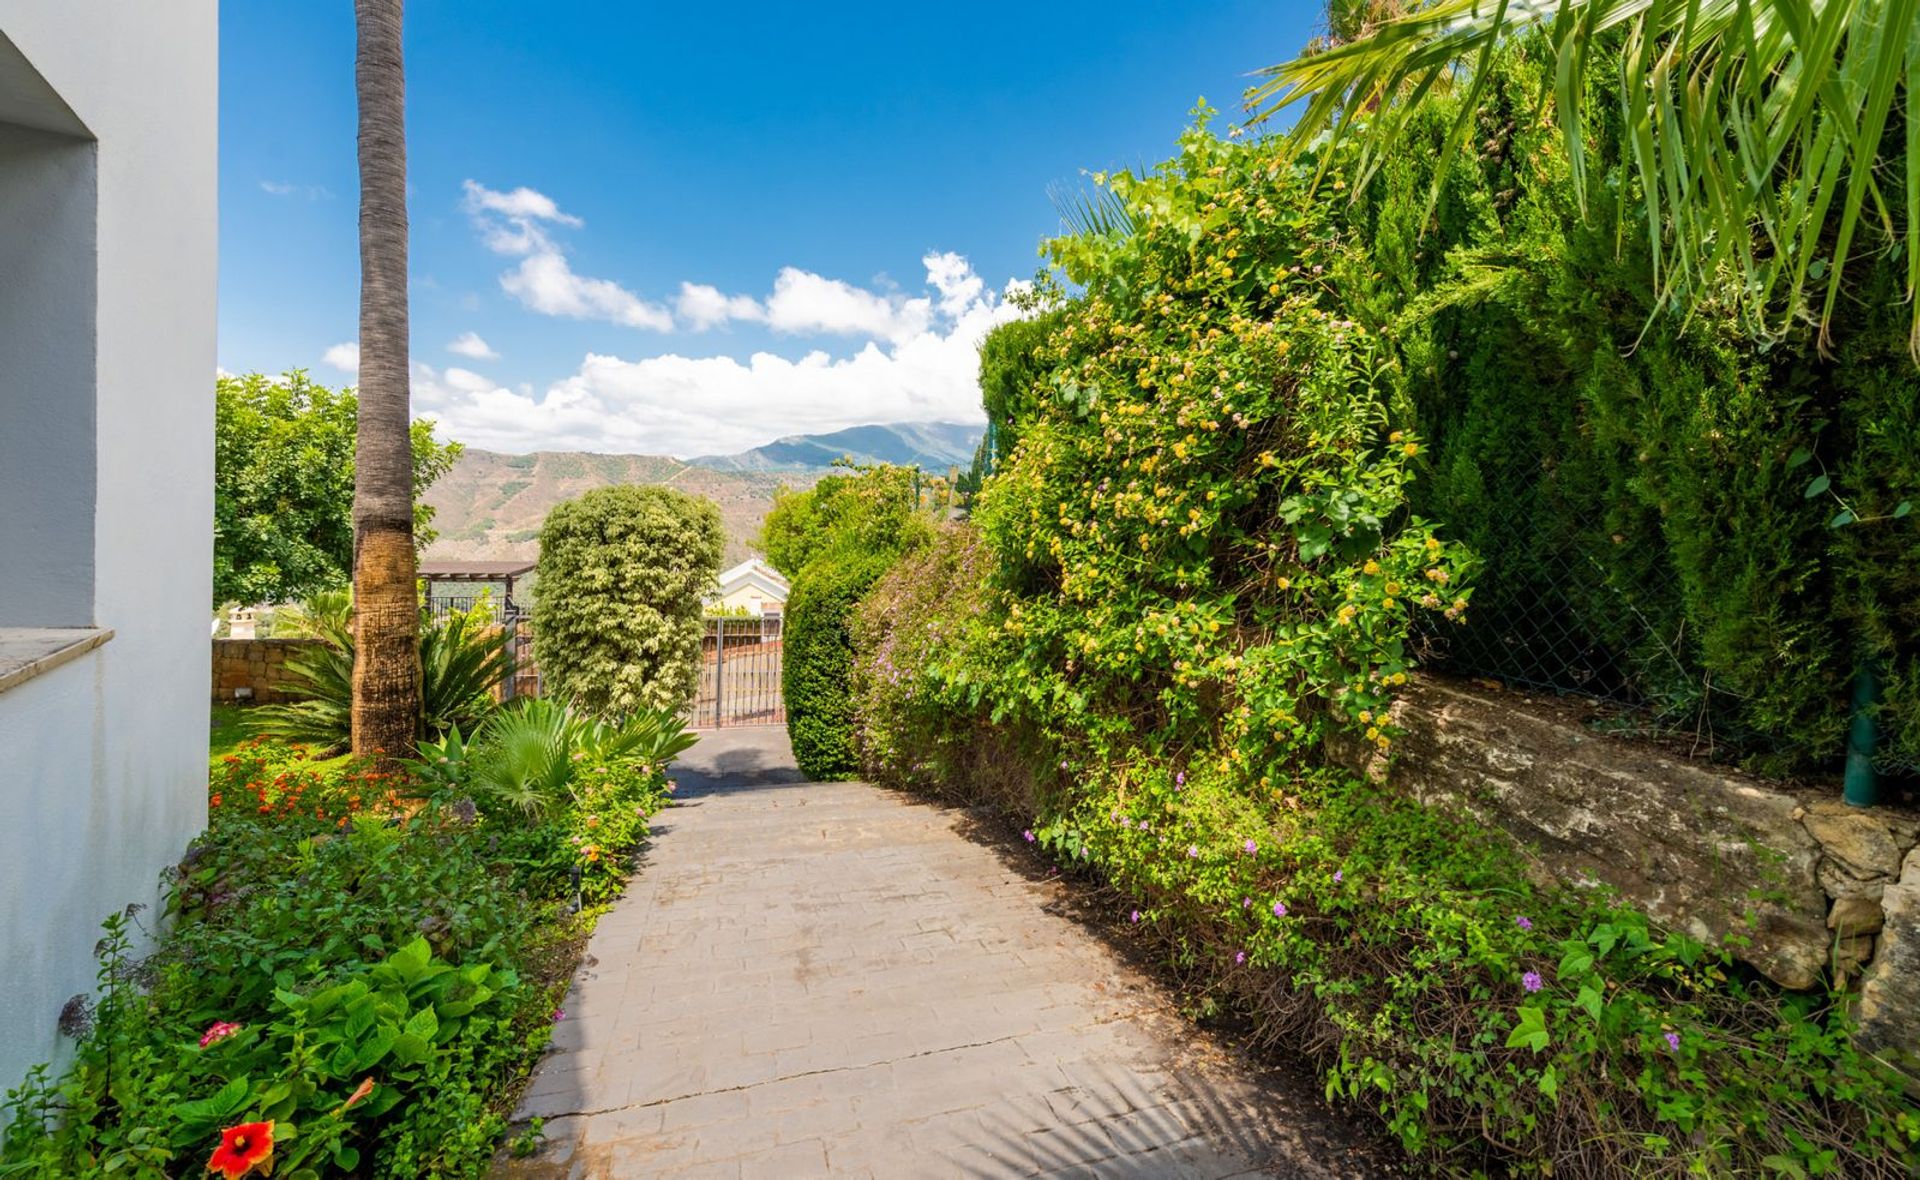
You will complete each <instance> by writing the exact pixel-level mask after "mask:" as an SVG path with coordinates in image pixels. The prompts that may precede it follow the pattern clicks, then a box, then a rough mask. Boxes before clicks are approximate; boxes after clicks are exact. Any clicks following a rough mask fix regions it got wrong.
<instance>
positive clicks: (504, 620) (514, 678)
mask: <svg viewBox="0 0 1920 1180" xmlns="http://www.w3.org/2000/svg"><path fill="white" fill-rule="evenodd" d="M500 624H501V626H502V627H504V628H505V629H506V632H507V683H506V687H505V688H504V689H503V690H502V692H501V693H500V703H501V704H505V703H507V702H508V701H510V700H512V699H513V694H514V691H515V690H516V689H518V688H519V687H520V616H518V615H511V614H507V613H506V612H504V611H503V612H501V615H500Z"/></svg>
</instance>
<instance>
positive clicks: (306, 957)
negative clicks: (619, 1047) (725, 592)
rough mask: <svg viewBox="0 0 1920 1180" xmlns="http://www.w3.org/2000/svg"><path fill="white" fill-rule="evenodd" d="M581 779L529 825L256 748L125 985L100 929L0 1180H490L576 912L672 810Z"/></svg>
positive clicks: (390, 777)
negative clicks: (447, 1179)
mask: <svg viewBox="0 0 1920 1180" xmlns="http://www.w3.org/2000/svg"><path fill="white" fill-rule="evenodd" d="M582 777H583V780H584V785H582V786H581V788H580V789H579V790H578V791H577V792H575V793H574V794H573V795H572V796H570V797H569V798H570V803H569V805H567V806H563V807H561V808H559V809H557V810H556V811H554V812H553V813H552V814H550V815H548V816H545V817H544V818H543V819H541V820H540V821H538V822H529V821H528V819H527V818H526V817H525V816H524V814H522V813H521V812H520V811H518V810H517V809H514V808H511V807H507V808H502V809H499V810H498V811H497V812H490V811H487V810H482V809H480V808H478V807H476V806H475V805H474V804H473V803H472V801H471V800H465V799H447V798H439V797H433V796H434V784H431V783H425V782H421V781H419V780H417V779H415V778H413V777H411V776H409V775H395V774H388V773H382V772H379V771H375V770H372V769H370V768H368V767H366V766H364V765H362V764H359V763H355V762H352V761H344V760H342V761H332V762H317V761H315V760H313V759H311V758H310V757H308V756H307V755H306V754H305V753H304V752H303V751H300V750H297V749H290V748H287V747H284V746H279V745H275V744H272V743H268V742H264V741H256V742H251V743H248V744H246V745H244V746H242V747H241V748H240V749H239V750H237V751H236V752H235V753H234V754H232V755H230V756H228V757H226V758H224V759H222V760H220V761H219V762H217V763H216V764H215V770H214V776H213V781H212V783H211V784H210V794H209V799H208V803H209V820H208V827H207V830H206V832H205V833H204V834H203V835H202V836H201V837H200V838H199V839H198V840H196V841H195V842H194V844H193V846H192V847H191V848H190V849H189V850H188V852H187V855H186V857H185V858H184V859H183V860H182V862H181V864H180V866H179V871H178V873H177V874H176V876H175V879H174V883H173V887H172V890H171V900H170V909H171V911H172V918H173V923H172V926H171V928H170V929H169V930H168V931H167V932H166V935H165V937H164V938H163V939H162V940H161V941H160V943H159V945H158V948H157V949H156V950H155V951H154V952H153V953H152V954H151V955H150V956H148V957H146V958H143V959H136V958H135V957H134V956H133V953H132V949H131V948H132V936H133V933H134V931H133V926H134V924H135V923H137V922H138V920H139V919H138V915H137V914H136V913H135V912H133V911H129V912H128V913H127V914H124V915H116V916H115V917H114V918H113V919H111V920H110V921H109V922H108V923H107V930H108V935H107V938H106V939H104V940H103V941H102V943H101V967H100V976H99V983H100V986H99V992H98V996H97V998H94V999H89V998H88V997H84V996H82V997H75V999H74V1001H73V1002H72V1003H70V1004H69V1006H68V1007H69V1011H68V1012H67V1013H66V1014H64V1026H65V1027H66V1029H67V1031H69V1032H71V1033H72V1034H74V1035H75V1036H76V1037H78V1038H79V1045H78V1051H77V1054H76V1058H75V1062H74V1064H73V1066H72V1067H71V1068H70V1069H69V1070H68V1071H67V1072H66V1073H65V1075H64V1076H62V1077H60V1078H58V1079H54V1078H51V1077H50V1076H49V1075H48V1074H47V1073H46V1071H44V1070H41V1071H37V1072H36V1073H35V1075H34V1076H33V1077H31V1078H29V1080H28V1083H27V1085H25V1086H23V1087H21V1088H20V1089H18V1090H16V1091H14V1092H13V1093H12V1094H11V1095H9V1098H8V1101H7V1103H6V1109H7V1111H8V1115H9V1117H8V1118H7V1119H6V1120H5V1121H6V1124H7V1125H6V1127H5V1131H4V1135H0V1174H14V1173H19V1174H25V1175H60V1176H66V1175H83V1174H84V1175H91V1174H96V1173H100V1172H113V1171H126V1172H127V1173H128V1174H135V1175H160V1174H167V1175H174V1174H180V1175H185V1174H198V1173H202V1172H205V1171H208V1170H211V1171H213V1172H215V1173H217V1174H226V1175H247V1174H250V1173H249V1171H248V1169H250V1168H251V1169H254V1171H253V1172H252V1173H251V1174H263V1173H262V1172H260V1171H259V1169H261V1168H263V1167H264V1166H265V1165H266V1163H267V1162H270V1163H271V1165H272V1167H273V1168H274V1170H275V1171H276V1172H277V1173H278V1174H283V1175H308V1174H318V1173H321V1172H339V1173H350V1174H354V1175H369V1176H374V1175H378V1176H395V1177H414V1176H421V1175H429V1174H432V1175H475V1174H478V1173H479V1172H481V1171H483V1170H484V1169H485V1167H486V1165H487V1163H488V1161H489V1160H490V1158H491V1156H492V1152H493V1147H494V1141H495V1140H496V1138H497V1137H498V1135H499V1133H500V1131H501V1130H502V1129H503V1128H504V1126H505V1117H506V1115H507V1114H508V1113H509V1110H510V1107H511V1104H512V1100H513V1096H514V1093H515V1091H516V1089H517V1086H518V1081H519V1079H520V1078H522V1077H524V1076H525V1074H526V1072H527V1070H528V1069H529V1068H530V1067H531V1065H532V1062H533V1059H534V1057H535V1056H537V1054H538V1051H539V1050H540V1048H541V1047H542V1046H543V1045H544V1044H545V1042H546V1040H547V1039H548V1037H549V1036H550V1035H551V1028H552V1017H551V1014H552V1012H553V1009H554V1003H555V1000H556V999H557V998H558V996H559V994H560V993H562V992H563V991H564V989H565V986H566V979H565V975H566V973H567V971H568V969H569V966H570V963H569V962H568V958H569V956H568V954H567V951H566V948H567V947H569V946H573V945H577V942H576V938H577V935H578V934H579V932H580V929H581V919H578V918H575V917H573V916H572V915H573V910H574V903H575V901H576V900H577V899H578V898H581V897H584V899H585V900H587V901H590V902H593V901H601V900H605V899H606V898H608V897H610V896H612V895H613V893H614V892H616V891H617V889H618V887H619V884H620V880H621V878H622V876H623V874H624V866H625V864H626V863H627V859H628V858H627V857H626V855H625V853H626V852H627V851H628V850H629V849H630V848H631V847H632V846H633V845H634V844H635V843H637V842H638V841H639V840H640V839H642V838H644V836H645V834H646V831H647V821H648V818H649V817H650V816H651V815H653V814H654V813H655V812H656V811H657V810H658V808H659V807H660V806H661V805H662V803H663V802H664V800H665V798H666V783H665V777H664V775H663V774H662V772H661V771H660V769H659V768H658V765H657V764H655V763H652V762H641V761H639V760H635V759H621V758H610V759H607V760H605V761H602V762H600V763H597V764H594V765H591V766H588V767H586V768H584V770H583V772H582ZM575 869H578V870H579V878H578V892H577V894H576V889H575V881H574V870H575ZM590 913H591V912H590V911H589V920H590Z"/></svg>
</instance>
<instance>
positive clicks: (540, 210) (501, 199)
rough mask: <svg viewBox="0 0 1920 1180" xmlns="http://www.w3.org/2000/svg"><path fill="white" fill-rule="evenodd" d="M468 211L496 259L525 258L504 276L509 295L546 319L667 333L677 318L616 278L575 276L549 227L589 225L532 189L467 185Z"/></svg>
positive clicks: (504, 284)
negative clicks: (499, 256) (602, 322)
mask: <svg viewBox="0 0 1920 1180" xmlns="http://www.w3.org/2000/svg"><path fill="white" fill-rule="evenodd" d="M464 187H465V190H466V194H467V195H466V200H465V202H464V207H465V208H466V211H467V214H468V215H469V216H470V217H472V218H473V223H474V226H475V228H477V229H478V230H479V231H480V235H481V240H483V241H484V242H486V244H487V248H488V249H490V250H492V251H493V252H494V253H496V254H505V255H508V256H509V257H516V258H519V259H520V264H519V265H518V266H516V267H514V268H513V269H511V270H508V271H506V272H504V273H503V274H501V276H500V287H501V289H502V290H504V291H505V292H506V293H507V294H509V295H511V296H513V297H514V298H515V299H518V300H519V301H520V302H521V303H523V304H525V305H526V306H527V307H529V308H531V309H532V310H534V311H537V312H540V313H542V314H543V315H553V316H568V317H571V318H574V319H589V320H608V321H611V322H613V323H616V324H624V325H626V326H628V327H632V328H651V329H653V330H655V331H659V332H666V331H671V330H672V328H673V314H672V313H671V312H669V311H668V310H667V309H666V308H664V307H662V306H660V305H659V304H657V303H649V302H648V301H646V300H644V299H642V298H640V297H639V296H638V295H635V294H634V293H633V292H632V291H629V290H627V289H626V288H625V287H622V286H621V285H620V284H619V283H616V282H614V281H613V280H612V279H596V278H590V277H588V276H585V275H580V274H576V273H574V270H573V267H572V266H571V265H569V264H568V262H567V258H566V255H565V254H564V253H562V252H561V249H560V245H559V243H557V242H555V241H554V239H553V235H552V234H551V233H549V232H548V227H549V226H553V225H563V226H569V227H572V228H575V229H578V228H579V227H581V226H582V225H584V224H585V223H584V222H582V221H581V220H580V219H579V218H578V217H574V216H572V215H571V214H568V213H563V212H561V210H560V206H559V205H558V204H556V203H555V202H554V200H553V198H552V197H549V196H547V195H546V194H545V193H541V192H537V191H535V190H533V189H530V188H525V187H521V188H517V189H514V190H513V191H512V192H506V193H503V192H495V191H494V190H492V189H490V188H487V187H486V186H485V185H483V184H480V183H478V182H477V181H473V180H469V181H467V182H466V184H465V186H464Z"/></svg>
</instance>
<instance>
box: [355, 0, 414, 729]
mask: <svg viewBox="0 0 1920 1180" xmlns="http://www.w3.org/2000/svg"><path fill="white" fill-rule="evenodd" d="M401 4H402V0H354V21H355V26H356V28H357V30H358V33H359V43H358V46H357V51H356V53H355V57H354V89H355V92H356V95H357V97H358V99H359V106H360V419H359V433H358V439H357V442H356V444H355V455H354V477H353V591H354V661H353V752H354V753H356V754H362V755H372V756H374V757H377V758H380V759H382V760H385V761H391V760H392V759H395V758H400V757H406V756H410V755H411V754H412V753H413V743H414V738H415V734H416V731H417V729H418V727H419V721H420V644H419V628H420V608H419V603H418V600H417V598H416V593H417V592H416V590H415V569H414V551H413V449H412V442H411V439H410V436H409V434H408V430H407V423H408V419H409V416H410V409H409V405H408V373H407V368H408V365H407V134H406V110H405V107H406V79H405V74H404V72H403V69H402V62H401V53H400V23H401V19H400V18H401Z"/></svg>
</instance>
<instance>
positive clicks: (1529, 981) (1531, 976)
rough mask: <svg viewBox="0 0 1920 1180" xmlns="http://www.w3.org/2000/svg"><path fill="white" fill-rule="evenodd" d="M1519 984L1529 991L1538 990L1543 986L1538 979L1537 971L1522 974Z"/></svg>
mask: <svg viewBox="0 0 1920 1180" xmlns="http://www.w3.org/2000/svg"><path fill="white" fill-rule="evenodd" d="M1520 986H1521V987H1524V988H1526V989H1527V990H1528V991H1530V992H1537V991H1539V990H1540V988H1541V987H1542V986H1543V985H1542V984H1541V981H1540V973H1539V972H1538V971H1529V972H1527V973H1526V974H1525V975H1522V976H1521V977H1520Z"/></svg>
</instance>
